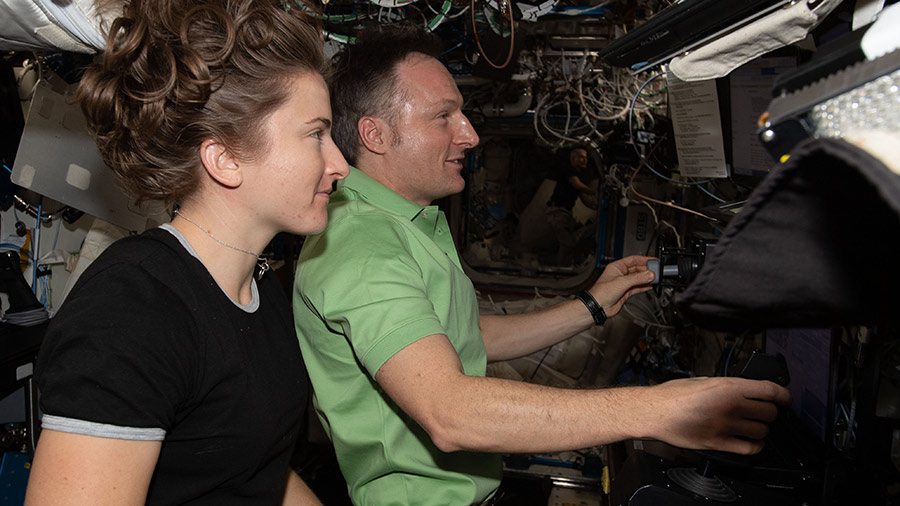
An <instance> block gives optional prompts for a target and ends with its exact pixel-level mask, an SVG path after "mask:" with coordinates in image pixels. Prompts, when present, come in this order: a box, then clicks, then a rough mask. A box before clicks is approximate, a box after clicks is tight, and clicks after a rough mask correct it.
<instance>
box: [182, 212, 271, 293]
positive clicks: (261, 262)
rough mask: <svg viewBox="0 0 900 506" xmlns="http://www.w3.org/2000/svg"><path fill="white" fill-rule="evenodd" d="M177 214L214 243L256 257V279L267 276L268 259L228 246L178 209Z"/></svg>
mask: <svg viewBox="0 0 900 506" xmlns="http://www.w3.org/2000/svg"><path fill="white" fill-rule="evenodd" d="M175 214H176V215H177V216H181V217H182V218H183V219H184V220H185V221H187V222H188V223H190V224H191V225H193V226H195V227H197V228H199V229H200V231H201V232H203V233H204V234H206V235H208V236H209V237H210V238H211V239H212V240H213V241H216V242H217V243H219V244H221V245H222V246H225V247H227V248H231V249H233V250H235V251H240V252H241V253H246V254H248V255H250V256H253V257H256V265H257V266H258V267H259V274H257V275H256V279H258V280H259V279H262V277H263V274H265V273H266V271H267V270H269V261H268V260H267V259H266V257H263V256H259V255H257V254H256V253H254V252H252V251H247V250H245V249H243V248H238V247H237V246H232V245H231V244H228V243H227V242H225V241H222V240H220V239H219V238H218V237H216V236H214V235H212V232H210V231H209V230H207V229H205V228H203V227H202V226H200V224H199V223H197V222H196V221H194V220H192V219H190V218H188V217H187V216H185V215H183V214H181V213H180V212H179V211H178V209H176V210H175Z"/></svg>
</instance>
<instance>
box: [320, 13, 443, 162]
mask: <svg viewBox="0 0 900 506" xmlns="http://www.w3.org/2000/svg"><path fill="white" fill-rule="evenodd" d="M441 48H442V42H441V40H440V38H438V37H437V35H434V34H433V33H431V32H426V31H425V30H424V28H423V27H422V26H421V25H412V24H405V23H396V24H389V25H373V26H369V27H366V28H365V29H363V30H362V31H361V33H360V35H359V38H358V40H357V42H356V43H354V44H348V45H347V46H345V47H344V49H343V50H342V51H341V52H340V53H338V55H337V56H336V58H335V64H334V68H333V72H332V75H331V76H330V79H329V90H330V92H331V114H332V117H333V124H332V128H331V136H332V138H334V142H335V143H336V144H337V146H338V148H340V150H341V152H342V153H343V155H344V158H346V159H347V161H348V162H350V163H351V164H354V163H356V153H357V150H358V149H359V147H360V141H359V133H358V132H357V126H356V125H357V123H358V122H359V119H360V118H362V117H363V116H377V117H380V118H382V119H384V120H385V121H387V122H388V123H389V124H393V122H394V120H395V119H396V117H397V114H399V105H400V104H402V103H403V100H404V97H405V96H406V90H404V89H402V88H401V87H400V85H399V79H398V75H397V66H398V65H399V64H400V63H402V62H404V61H405V60H406V59H407V58H409V57H410V56H411V55H413V54H420V55H425V56H430V57H433V58H437V57H439V56H440V51H441Z"/></svg>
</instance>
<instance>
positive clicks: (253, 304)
mask: <svg viewBox="0 0 900 506" xmlns="http://www.w3.org/2000/svg"><path fill="white" fill-rule="evenodd" d="M159 228H161V229H163V230H165V231H166V232H169V233H170V234H172V235H173V236H175V238H176V239H178V242H180V243H181V245H182V246H184V249H186V250H187V251H188V253H190V254H191V256H193V257H194V258H196V259H197V260H200V257H199V256H197V252H196V251H194V247H193V246H191V243H189V242H188V241H187V239H185V237H184V236H183V235H181V232H179V231H178V229H177V228H175V227H173V226H172V224H171V223H163V224H162V225H160V226H159ZM200 262H201V263H203V260H200ZM217 284H218V283H217ZM219 290H222V287H221V286H219ZM222 293H224V294H225V296H226V297H228V300H230V301H231V302H232V303H233V304H234V305H235V306H237V307H239V308H241V309H243V310H244V311H246V312H248V313H255V312H256V310H257V309H259V289H258V288H256V277H253V278H251V279H250V296H251V298H250V302H248V303H247V304H246V305H244V304H239V303H238V302H237V301H235V300H234V299H232V298H231V296H230V295H228V294H227V293H226V292H225V290H222Z"/></svg>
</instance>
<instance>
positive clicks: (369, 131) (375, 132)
mask: <svg viewBox="0 0 900 506" xmlns="http://www.w3.org/2000/svg"><path fill="white" fill-rule="evenodd" d="M356 127H357V129H358V130H359V138H360V140H361V141H362V143H363V146H365V147H366V149H368V150H369V151H371V152H372V153H375V154H377V155H383V154H384V151H385V148H387V147H388V145H389V143H390V136H391V134H392V132H391V130H390V127H389V126H388V125H387V123H385V122H384V120H382V119H381V118H376V117H373V116H363V117H362V118H360V119H359V122H358V123H357V125H356Z"/></svg>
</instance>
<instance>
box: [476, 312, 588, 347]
mask: <svg viewBox="0 0 900 506" xmlns="http://www.w3.org/2000/svg"><path fill="white" fill-rule="evenodd" d="M479 323H480V326H481V334H482V337H483V338H484V346H485V349H486V350H487V357H488V361H489V362H495V361H498V360H510V359H513V358H518V357H522V356H525V355H528V354H530V353H534V352H535V351H538V350H542V349H544V348H546V347H548V346H552V345H554V344H556V343H558V342H560V341H563V340H565V339H568V338H570V337H572V336H574V335H575V334H577V333H579V332H582V331H584V330H587V329H589V328H591V327H592V326H593V325H594V321H593V319H592V318H591V313H590V312H589V311H588V310H587V308H586V307H585V306H584V304H583V303H582V302H581V301H579V300H571V301H564V302H561V303H559V304H557V305H555V306H553V307H550V308H547V309H544V310H541V311H536V312H533V313H525V314H517V315H502V316H501V315H484V316H482V317H481V319H480V322H479Z"/></svg>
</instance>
